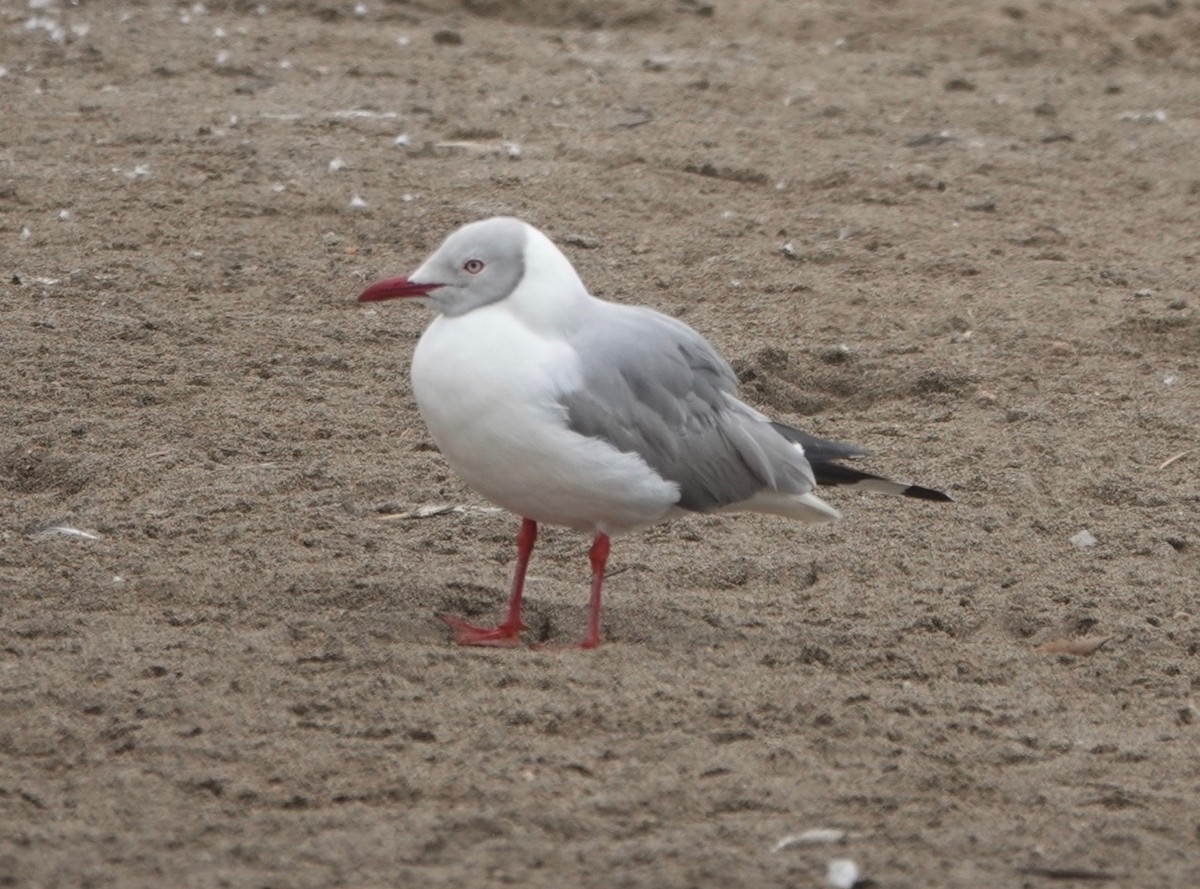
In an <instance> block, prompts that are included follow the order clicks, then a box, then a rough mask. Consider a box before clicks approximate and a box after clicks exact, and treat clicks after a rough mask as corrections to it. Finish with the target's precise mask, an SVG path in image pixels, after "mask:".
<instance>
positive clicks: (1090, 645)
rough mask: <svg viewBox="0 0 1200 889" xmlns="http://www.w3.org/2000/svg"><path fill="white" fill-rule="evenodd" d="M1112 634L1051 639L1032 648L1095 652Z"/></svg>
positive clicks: (1047, 652) (1063, 652) (1050, 651)
mask: <svg viewBox="0 0 1200 889" xmlns="http://www.w3.org/2000/svg"><path fill="white" fill-rule="evenodd" d="M1111 638H1112V636H1077V637H1075V638H1074V639H1051V640H1050V641H1049V642H1043V643H1042V644H1041V645H1039V646H1037V647H1036V648H1034V651H1041V652H1044V653H1046V654H1078V655H1088V654H1095V653H1096V652H1097V651H1099V650H1100V649H1101V648H1102V647H1103V646H1104V643H1105V642H1107V641H1108V640H1109V639H1111Z"/></svg>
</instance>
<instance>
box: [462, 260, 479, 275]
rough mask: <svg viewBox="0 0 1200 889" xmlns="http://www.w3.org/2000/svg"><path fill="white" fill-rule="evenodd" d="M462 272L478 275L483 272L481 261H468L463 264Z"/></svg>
mask: <svg viewBox="0 0 1200 889" xmlns="http://www.w3.org/2000/svg"><path fill="white" fill-rule="evenodd" d="M463 271H465V272H466V273H467V274H468V275H478V274H479V273H480V272H482V271H483V260H482V259H468V260H467V261H466V262H464V263H463Z"/></svg>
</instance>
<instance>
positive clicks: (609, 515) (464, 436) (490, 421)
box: [359, 217, 950, 648]
mask: <svg viewBox="0 0 1200 889" xmlns="http://www.w3.org/2000/svg"><path fill="white" fill-rule="evenodd" d="M401 297H415V298H419V299H420V300H421V301H423V302H426V303H428V304H429V305H430V306H431V307H432V308H433V309H435V310H436V311H437V312H438V313H439V314H438V317H437V318H435V319H434V321H433V323H432V324H430V325H429V328H428V329H427V330H426V331H425V333H424V334H423V335H422V336H421V339H420V341H419V342H418V343H417V348H416V351H415V352H414V353H413V359H412V386H413V393H414V394H415V396H416V399H417V406H418V408H419V409H420V411H421V416H422V417H423V418H424V419H425V423H426V424H427V425H428V427H429V431H430V434H431V435H432V436H433V440H434V442H435V443H436V444H437V446H438V448H439V449H440V450H441V452H442V454H443V455H444V456H445V458H446V461H447V462H448V463H449V464H450V466H451V467H452V468H453V469H454V471H455V472H457V473H458V474H459V475H460V476H461V477H462V478H463V479H464V480H465V481H466V482H467V484H469V485H470V486H471V487H472V488H474V489H475V490H476V491H478V492H479V493H480V494H482V495H483V496H484V497H486V498H487V499H488V500H491V501H492V502H493V503H495V504H497V505H498V506H501V507H503V508H505V509H507V510H510V511H511V512H514V513H516V514H517V515H518V516H520V517H521V518H522V522H521V530H520V533H519V534H518V535H517V566H516V571H515V573H514V575H513V581H512V591H511V593H510V596H509V602H508V613H507V615H506V616H505V618H504V620H503V621H502V622H501V623H500V624H499V625H497V626H495V627H477V626H473V625H471V624H469V623H467V622H466V621H464V620H462V619H461V618H457V617H451V616H449V615H440V616H441V618H442V620H444V621H445V622H446V623H447V624H449V625H450V627H451V628H452V629H453V631H454V637H455V639H456V640H457V641H458V643H459V644H462V645H495V646H512V645H516V644H517V640H518V636H519V634H520V632H521V630H523V629H525V628H526V627H525V624H523V623H522V622H521V595H522V592H523V589H524V584H525V571H526V568H527V567H528V565H529V556H530V553H531V552H532V551H533V545H534V541H535V539H536V537H537V527H538V524H539V523H547V524H552V525H565V526H567V527H568V528H574V529H576V530H578V531H583V532H586V533H589V534H591V535H593V542H592V547H591V550H590V552H589V559H590V562H591V569H592V585H591V603H590V610H589V613H588V624H587V632H586V633H585V635H584V637H583V642H582V643H581V647H583V648H593V647H595V646H596V645H598V644H599V642H600V587H601V584H602V583H603V581H604V566H605V563H606V561H607V559H608V551H609V538H610V537H611V536H612V535H614V534H619V533H622V532H625V531H632V530H636V529H639V528H645V527H647V526H649V525H653V524H655V523H657V522H661V521H664V520H666V519H669V518H672V517H673V516H677V515H681V514H683V513H686V512H718V511H719V512H736V511H750V512H762V513H771V514H774V515H781V516H787V517H788V518H793V519H799V520H801V521H805V522H823V521H829V520H831V519H836V518H838V517H839V513H838V511H837V510H836V509H834V508H833V507H831V506H829V505H828V504H827V503H825V502H824V501H822V500H821V499H820V498H819V497H817V496H816V495H815V494H814V493H813V489H814V488H815V487H816V486H817V485H851V486H854V487H859V488H864V489H867V490H872V491H879V492H882V493H885V494H899V495H903V496H906V497H916V498H918V499H922V500H949V499H950V498H949V497H947V496H946V495H945V494H943V493H941V492H940V491H934V490H931V489H929V488H922V487H919V486H916V485H905V484H900V483H898V482H893V481H889V480H888V479H884V478H881V477H879V476H875V475H870V474H868V473H865V472H861V471H859V470H857V469H854V468H851V467H849V466H846V465H844V464H843V463H841V462H840V461H842V460H844V459H846V458H852V457H862V456H865V455H866V452H865V451H863V450H861V449H860V448H857V447H854V446H853V445H848V444H843V443H841V442H836V441H829V440H826V439H822V438H817V437H815V436H812V435H809V434H808V433H807V432H802V431H801V430H799V429H793V428H791V427H789V426H785V425H783V424H781V423H776V422H774V421H772V420H771V419H770V418H769V417H767V416H765V415H763V414H762V413H760V412H759V411H757V410H755V409H754V408H752V407H750V406H749V405H748V404H746V403H745V402H743V401H740V400H739V399H738V397H737V378H736V377H735V376H734V373H733V370H732V369H731V368H730V366H729V364H728V363H727V362H726V361H725V359H724V358H722V357H721V356H720V355H719V354H717V351H716V350H715V349H714V348H713V347H712V345H711V344H710V343H709V342H708V341H707V340H706V339H704V337H702V336H701V335H700V334H698V333H697V332H696V331H694V330H692V328H690V327H688V326H687V325H686V324H684V323H683V322H681V321H678V320H676V319H674V318H670V317H668V316H666V315H663V314H661V313H659V312H656V311H653V310H651V309H647V308H642V307H638V306H626V305H620V304H617V303H612V302H607V301H605V300H602V299H598V298H596V297H594V296H592V295H591V294H589V293H588V291H587V288H586V287H584V285H583V282H582V281H581V280H580V278H579V275H578V274H577V273H576V272H575V269H574V267H572V265H571V263H570V261H569V260H568V259H567V258H566V257H565V256H564V255H563V254H562V253H561V252H560V251H559V250H558V248H557V247H555V246H554V244H553V242H551V241H550V239H549V238H547V237H546V236H545V235H544V234H542V233H541V232H540V231H538V230H537V229H535V228H534V227H533V226H531V225H528V224H526V223H524V222H522V221H520V220H519V219H513V218H511V217H497V218H494V219H485V220H483V221H480V222H474V223H471V224H470V225H465V226H463V227H462V228H460V229H458V231H456V232H454V233H453V234H451V235H450V237H448V238H447V239H446V240H445V242H444V243H443V244H442V246H441V247H439V248H438V250H437V252H436V253H434V254H433V255H432V256H431V257H430V258H429V259H428V260H426V262H425V264H424V265H422V266H421V267H420V268H419V269H417V270H416V271H415V272H413V273H412V274H411V275H410V276H409V277H407V278H389V279H387V280H383V281H378V282H376V283H375V284H372V285H371V286H370V287H368V288H367V289H366V290H364V291H363V292H362V294H361V295H360V296H359V300H360V301H362V302H377V301H380V300H387V299H397V298H401Z"/></svg>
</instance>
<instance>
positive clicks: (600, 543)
mask: <svg viewBox="0 0 1200 889" xmlns="http://www.w3.org/2000/svg"><path fill="white" fill-rule="evenodd" d="M608 548H609V540H608V535H607V534H597V535H596V539H595V540H593V541H592V548H591V550H589V551H588V561H589V562H591V563H592V597H591V601H590V602H589V603H588V623H587V634H586V635H584V637H583V641H582V642H580V643H579V647H580V648H595V647H596V646H597V645H599V644H600V587H601V585H602V584H603V583H604V566H605V565H606V564H608Z"/></svg>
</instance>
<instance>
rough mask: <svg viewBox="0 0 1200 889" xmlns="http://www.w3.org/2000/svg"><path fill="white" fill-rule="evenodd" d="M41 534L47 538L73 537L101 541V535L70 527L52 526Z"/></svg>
mask: <svg viewBox="0 0 1200 889" xmlns="http://www.w3.org/2000/svg"><path fill="white" fill-rule="evenodd" d="M41 533H42V534H44V535H47V536H59V537H71V538H74V539H75V540H99V539H100V535H99V534H97V533H96V532H95V531H84V530H83V529H82V528H72V527H71V526H70V525H51V526H50V527H49V528H46V529H44V530H43V531H42V532H41Z"/></svg>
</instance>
